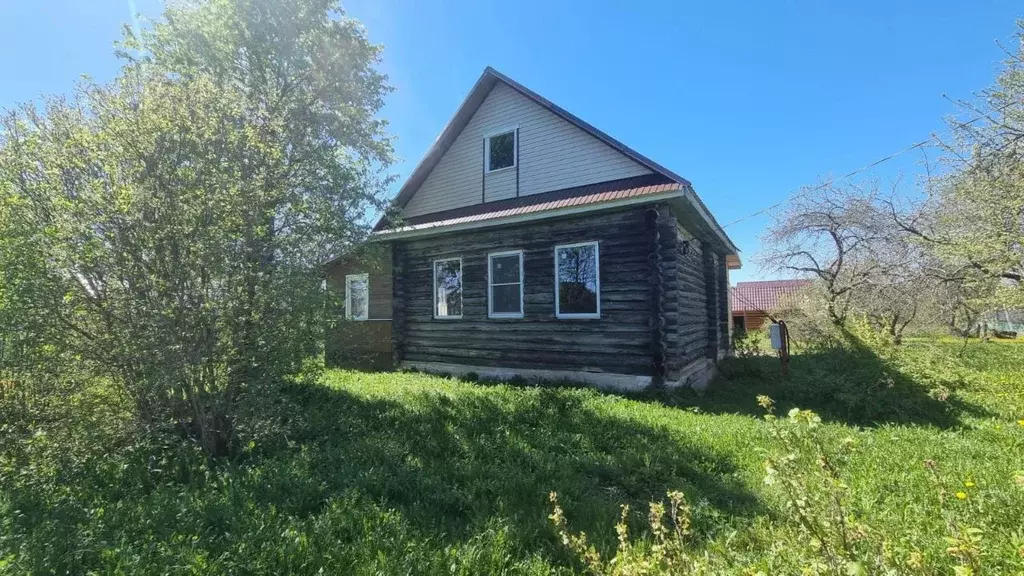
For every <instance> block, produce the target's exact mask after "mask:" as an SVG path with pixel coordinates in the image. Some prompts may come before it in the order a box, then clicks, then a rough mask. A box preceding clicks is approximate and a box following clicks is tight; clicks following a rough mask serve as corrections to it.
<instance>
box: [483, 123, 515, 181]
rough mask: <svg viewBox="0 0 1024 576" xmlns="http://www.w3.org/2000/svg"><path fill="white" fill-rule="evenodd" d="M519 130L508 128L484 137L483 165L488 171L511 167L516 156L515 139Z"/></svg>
mask: <svg viewBox="0 0 1024 576" xmlns="http://www.w3.org/2000/svg"><path fill="white" fill-rule="evenodd" d="M518 137H519V130H518V129H516V128H510V129H507V130H502V131H501V132H496V133H494V134H490V135H488V136H487V137H486V138H484V167H485V168H486V169H487V171H488V172H495V171H497V170H504V169H505V168H512V167H513V166H515V165H516V161H517V160H518V158H516V156H518V154H519V153H518V150H517V148H518V146H516V139H517V138H518Z"/></svg>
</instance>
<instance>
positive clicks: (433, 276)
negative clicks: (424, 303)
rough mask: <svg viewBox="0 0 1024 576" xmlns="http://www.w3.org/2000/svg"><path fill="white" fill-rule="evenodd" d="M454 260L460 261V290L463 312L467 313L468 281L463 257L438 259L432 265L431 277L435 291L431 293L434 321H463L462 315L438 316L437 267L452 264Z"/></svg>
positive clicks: (431, 308) (431, 309)
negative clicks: (466, 283)
mask: <svg viewBox="0 0 1024 576" xmlns="http://www.w3.org/2000/svg"><path fill="white" fill-rule="evenodd" d="M453 260H458V261H459V290H460V291H461V292H462V297H463V300H462V310H461V312H465V311H466V300H465V296H466V286H465V280H466V277H465V275H464V274H463V271H462V270H463V268H462V257H461V256H458V257H455V258H438V259H437V260H434V261H433V262H431V264H430V276H431V280H430V285H431V287H433V290H431V293H430V313H431V315H432V316H433V317H434V320H461V319H462V314H459V315H458V316H451V315H449V316H438V315H437V265H438V263H439V262H451V261H453Z"/></svg>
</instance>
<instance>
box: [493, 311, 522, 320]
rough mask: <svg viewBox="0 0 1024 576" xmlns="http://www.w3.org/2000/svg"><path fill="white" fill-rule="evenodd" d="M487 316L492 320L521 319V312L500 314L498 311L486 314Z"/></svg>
mask: <svg viewBox="0 0 1024 576" xmlns="http://www.w3.org/2000/svg"><path fill="white" fill-rule="evenodd" d="M487 317H488V318H490V319H493V320H522V319H523V315H522V314H513V313H509V314H502V313H501V312H498V313H496V314H488V315H487Z"/></svg>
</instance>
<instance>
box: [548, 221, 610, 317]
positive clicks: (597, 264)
mask: <svg viewBox="0 0 1024 576" xmlns="http://www.w3.org/2000/svg"><path fill="white" fill-rule="evenodd" d="M582 246H593V247H594V286H595V288H597V311H596V312H583V313H577V312H566V313H564V314H563V313H562V311H561V300H560V298H559V294H558V292H559V289H560V286H561V284H562V283H561V281H560V280H559V278H558V251H559V250H561V249H563V248H579V247H582ZM554 255H555V318H558V319H559V320H598V319H600V318H601V246H600V244H599V243H598V241H597V240H592V241H589V242H576V243H574V244H559V245H557V246H555V252H554Z"/></svg>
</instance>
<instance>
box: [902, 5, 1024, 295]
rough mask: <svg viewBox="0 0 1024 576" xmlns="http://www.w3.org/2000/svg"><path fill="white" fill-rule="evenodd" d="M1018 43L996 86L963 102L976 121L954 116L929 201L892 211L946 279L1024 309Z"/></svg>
mask: <svg viewBox="0 0 1024 576" xmlns="http://www.w3.org/2000/svg"><path fill="white" fill-rule="evenodd" d="M1018 29H1019V30H1022V31H1024V21H1021V22H1018ZM1017 41H1018V47H1017V50H1016V51H1010V50H1006V53H1007V60H1006V61H1005V67H1004V69H1003V71H1002V72H1001V73H1000V74H999V76H998V78H997V79H996V83H995V85H993V86H992V87H990V88H988V89H986V90H984V91H983V92H982V93H981V94H980V95H979V97H978V98H977V99H976V100H975V101H960V102H958V103H957V104H958V105H959V107H960V108H961V109H962V110H963V111H964V112H965V113H966V115H967V116H969V118H966V119H956V118H951V119H949V121H948V123H949V125H950V129H951V131H952V137H951V138H949V139H948V140H946V141H943V142H942V143H941V146H942V149H943V151H944V153H945V155H944V158H943V161H944V169H943V170H938V171H936V172H934V173H932V174H930V178H929V180H928V193H929V195H928V199H927V200H926V201H925V202H923V203H922V204H921V205H919V206H917V207H916V208H915V209H914V210H912V211H910V213H909V214H901V213H900V211H899V210H897V209H895V207H892V209H891V216H892V218H893V220H894V221H895V222H896V223H897V224H898V225H899V226H900V228H901V229H902V230H904V231H905V232H907V233H909V234H912V235H913V236H914V237H915V238H917V239H918V240H919V241H921V242H922V243H923V244H925V245H926V246H928V247H929V249H930V250H931V252H932V253H933V254H934V255H935V256H936V257H937V258H938V259H939V260H940V261H941V262H942V265H943V266H942V267H943V273H944V276H945V278H946V279H947V281H949V282H959V283H966V284H968V285H969V286H968V287H967V288H968V290H969V291H972V292H976V293H978V294H980V295H981V296H980V298H981V300H987V301H988V304H984V303H982V302H981V301H980V300H979V301H978V304H980V305H982V306H985V305H988V306H990V305H991V303H992V300H993V297H995V299H996V300H998V301H1000V302H1001V303H1004V304H1006V303H1009V304H1011V305H1018V306H1024V34H1022V33H1018V35H1017ZM993 280H994V281H995V282H993Z"/></svg>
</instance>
